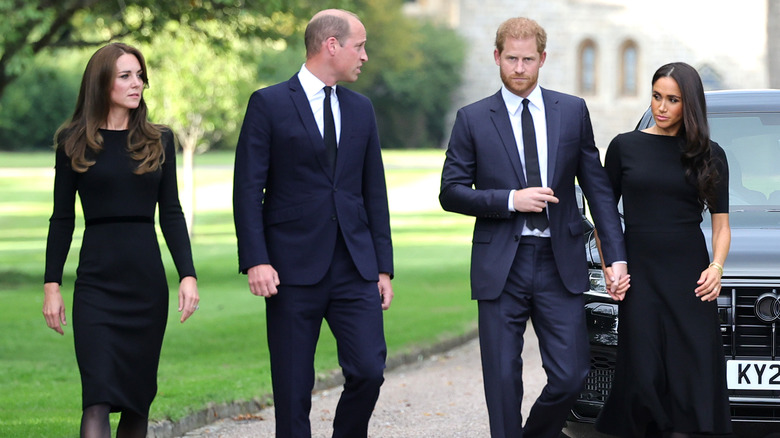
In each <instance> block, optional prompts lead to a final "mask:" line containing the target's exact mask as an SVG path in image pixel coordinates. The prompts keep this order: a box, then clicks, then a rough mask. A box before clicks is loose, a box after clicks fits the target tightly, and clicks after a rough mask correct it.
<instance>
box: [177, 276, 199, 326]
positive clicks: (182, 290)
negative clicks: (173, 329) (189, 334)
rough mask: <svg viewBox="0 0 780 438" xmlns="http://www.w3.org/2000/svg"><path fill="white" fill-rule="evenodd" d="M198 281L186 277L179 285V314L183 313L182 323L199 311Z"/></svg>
mask: <svg viewBox="0 0 780 438" xmlns="http://www.w3.org/2000/svg"><path fill="white" fill-rule="evenodd" d="M199 302H200V296H198V280H196V279H195V277H184V278H182V279H181V282H180V283H179V312H181V322H184V321H186V320H187V319H188V318H189V317H190V316H192V314H193V313H195V311H196V310H198V308H199V306H198V303H199Z"/></svg>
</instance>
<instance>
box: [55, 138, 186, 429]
mask: <svg viewBox="0 0 780 438" xmlns="http://www.w3.org/2000/svg"><path fill="white" fill-rule="evenodd" d="M100 134H101V135H102V136H103V150H102V151H101V152H100V153H99V154H97V156H96V162H95V164H94V165H93V166H91V167H90V168H89V170H87V171H86V172H84V173H77V172H75V171H73V170H72V169H71V164H70V158H68V157H67V156H66V155H65V152H64V151H63V150H62V148H59V149H58V150H57V153H56V166H55V169H56V173H55V178H54V212H53V214H52V216H51V219H50V223H49V236H48V241H47V248H46V272H45V281H46V282H58V283H62V270H63V266H64V264H65V259H66V257H67V254H68V250H69V248H70V243H71V239H72V236H73V229H74V220H75V211H74V210H75V208H74V204H75V196H76V192H78V194H79V198H80V199H81V204H82V210H83V213H84V222H85V229H84V237H83V241H82V245H81V253H80V255H79V264H78V270H77V278H76V283H75V287H74V295H73V317H72V324H73V337H74V344H75V349H76V360H77V362H78V366H79V371H80V373H81V384H82V407H83V408H86V407H88V406H91V405H94V404H99V403H100V404H102V403H105V404H108V405H109V406H110V407H111V411H113V412H116V411H125V410H130V411H133V412H135V413H137V414H139V415H142V416H144V417H148V414H149V406H150V405H151V403H152V400H153V399H154V397H155V395H156V393H157V366H158V363H159V359H160V350H161V348H162V341H163V334H164V332H165V325H166V320H167V316H168V299H169V291H168V283H167V280H166V277H165V272H164V269H163V263H162V258H161V253H160V247H159V246H158V242H157V235H156V231H155V226H154V213H155V209H156V208H157V207H158V206H159V220H160V228H161V229H162V232H163V235H164V237H165V241H166V243H167V245H168V248H169V250H170V252H171V255H172V257H173V260H174V263H175V265H176V269H177V270H178V273H179V278H180V279H181V278H183V277H186V276H195V268H194V266H193V263H192V252H191V249H190V242H189V237H188V234H187V226H186V224H185V221H184V215H183V214H182V210H181V205H180V204H179V196H178V188H177V182H176V155H175V149H174V141H173V134H172V133H171V132H170V131H168V130H164V131H163V137H162V142H163V147H164V150H165V161H164V163H163V164H162V166H161V168H160V169H158V170H157V171H155V172H149V173H145V174H142V175H136V174H135V173H133V171H134V170H135V168H136V167H137V165H138V162H137V161H134V160H133V159H132V157H130V154H129V152H128V151H127V136H128V131H109V130H100Z"/></svg>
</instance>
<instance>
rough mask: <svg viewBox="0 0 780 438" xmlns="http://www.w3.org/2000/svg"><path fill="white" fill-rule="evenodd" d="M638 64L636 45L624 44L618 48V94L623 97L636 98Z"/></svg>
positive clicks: (633, 43) (630, 42) (631, 42)
mask: <svg viewBox="0 0 780 438" xmlns="http://www.w3.org/2000/svg"><path fill="white" fill-rule="evenodd" d="M638 62H639V51H638V49H637V46H636V43H635V42H633V41H626V42H624V43H623V45H622V46H621V48H620V94H622V95H623V96H636V93H637V71H638V68H637V64H638Z"/></svg>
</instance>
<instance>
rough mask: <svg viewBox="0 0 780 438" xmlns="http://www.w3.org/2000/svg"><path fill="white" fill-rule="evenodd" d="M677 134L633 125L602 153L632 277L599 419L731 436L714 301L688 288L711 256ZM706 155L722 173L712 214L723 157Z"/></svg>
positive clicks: (635, 432) (724, 206) (715, 150)
mask: <svg viewBox="0 0 780 438" xmlns="http://www.w3.org/2000/svg"><path fill="white" fill-rule="evenodd" d="M682 141H683V140H682V139H680V138H679V137H671V136H662V135H653V134H648V133H644V132H641V131H634V132H630V133H625V134H620V135H618V136H617V137H616V138H615V139H614V140H612V143H610V145H609V149H608V151H607V156H606V160H605V167H606V169H607V173H608V174H609V178H610V181H611V183H612V186H613V188H614V190H615V199H620V197H621V196H622V197H623V208H624V216H625V225H626V231H625V240H626V250H627V253H628V269H629V273H630V274H631V287H630V289H629V290H628V292H627V293H626V296H625V299H624V300H623V301H622V302H621V303H620V305H619V315H620V319H619V323H618V353H617V364H616V369H615V378H614V381H613V384H612V390H611V392H610V394H609V397H608V399H607V402H606V404H605V406H604V408H603V410H602V412H601V415H600V417H599V419H598V421H597V424H596V427H597V429H598V430H600V431H601V432H605V433H609V434H611V435H617V436H621V437H642V436H646V435H647V436H652V435H655V434H657V433H658V432H671V431H674V432H682V433H692V432H700V433H709V434H730V433H731V421H730V415H729V404H728V390H727V388H726V371H725V364H724V361H723V346H722V340H721V338H720V325H719V320H718V316H717V304H716V302H715V301H710V302H703V301H701V299H700V298H698V297H696V295H695V293H694V289H696V287H697V286H698V285H697V284H696V282H697V280H698V279H699V276H700V275H701V272H702V271H704V270H705V269H706V268H707V266H708V265H709V263H710V259H709V253H708V251H707V247H706V243H705V239H704V235H703V233H702V231H701V229H700V228H699V226H700V223H701V220H702V207H701V205H700V204H699V201H698V194H697V190H696V188H695V187H694V185H693V184H691V183H689V182H688V181H687V180H686V177H685V173H684V170H683V165H682V162H681V147H682V146H683V143H682ZM712 156H713V158H714V162H715V164H716V167H717V169H718V171H719V173H720V178H719V182H718V185H717V206H715V208H713V209H712V211H713V212H714V213H728V204H729V203H728V164H727V162H726V157H725V153H724V152H723V149H721V147H720V146H719V145H717V143H714V142H712Z"/></svg>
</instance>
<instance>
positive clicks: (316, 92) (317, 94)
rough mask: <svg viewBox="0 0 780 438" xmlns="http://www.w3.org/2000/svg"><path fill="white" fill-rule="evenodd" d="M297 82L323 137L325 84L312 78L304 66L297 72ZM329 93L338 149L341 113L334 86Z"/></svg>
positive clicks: (316, 78) (315, 77) (312, 75)
mask: <svg viewBox="0 0 780 438" xmlns="http://www.w3.org/2000/svg"><path fill="white" fill-rule="evenodd" d="M298 80H299V81H301V86H302V87H303V92H304V93H306V98H308V99H309V105H311V112H312V113H314V120H316V121H317V128H319V130H320V135H322V136H324V135H325V122H324V120H323V103H325V90H323V88H325V83H324V82H322V81H321V80H320V79H319V78H318V77H317V76H314V74H313V73H312V72H310V71H309V69H308V68H306V64H303V66H301V71H299V72H298ZM332 88H333V90H331V92H330V106H331V109H332V110H333V122H334V123H335V124H336V146H337V147H338V143H339V139H340V138H341V111H340V109H339V108H340V107H339V98H338V96H336V85H334V86H333V87H332Z"/></svg>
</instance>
